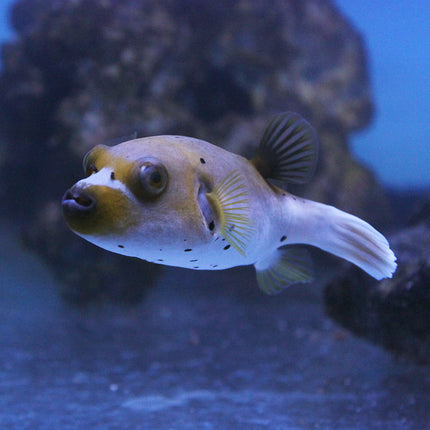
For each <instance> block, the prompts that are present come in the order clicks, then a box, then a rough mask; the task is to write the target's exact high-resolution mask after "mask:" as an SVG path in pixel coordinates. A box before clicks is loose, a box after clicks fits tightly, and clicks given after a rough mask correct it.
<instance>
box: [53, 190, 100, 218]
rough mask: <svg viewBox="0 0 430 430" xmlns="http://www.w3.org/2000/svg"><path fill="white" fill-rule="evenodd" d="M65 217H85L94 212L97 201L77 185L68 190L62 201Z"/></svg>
mask: <svg viewBox="0 0 430 430" xmlns="http://www.w3.org/2000/svg"><path fill="white" fill-rule="evenodd" d="M61 206H62V208H63V212H64V215H65V216H66V218H67V217H83V216H88V215H90V214H91V213H92V212H94V210H95V208H96V200H95V199H94V197H92V196H91V195H89V194H88V193H86V192H84V191H83V190H82V188H80V187H77V186H76V185H75V186H73V187H72V188H70V189H68V190H67V191H66V192H65V193H64V195H63V198H62V200H61Z"/></svg>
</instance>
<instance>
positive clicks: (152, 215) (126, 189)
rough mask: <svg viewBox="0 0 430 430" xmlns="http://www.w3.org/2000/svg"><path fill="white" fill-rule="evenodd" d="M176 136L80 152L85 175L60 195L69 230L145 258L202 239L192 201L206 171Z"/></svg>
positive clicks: (201, 221)
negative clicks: (159, 249) (160, 250)
mask: <svg viewBox="0 0 430 430" xmlns="http://www.w3.org/2000/svg"><path fill="white" fill-rule="evenodd" d="M181 139H185V138H182V137H179V136H156V137H150V138H142V139H134V140H131V141H128V142H124V143H121V144H119V145H116V146H114V147H107V146H104V145H98V146H96V147H95V148H94V149H92V150H91V151H90V152H89V153H88V154H87V155H86V156H85V157H84V171H85V174H86V177H85V178H84V179H82V180H80V181H78V182H77V183H76V184H75V185H74V186H73V187H72V188H70V189H69V190H68V191H66V193H65V194H64V196H63V200H62V207H63V212H64V217H65V219H66V222H67V224H68V225H69V227H70V228H71V230H72V231H74V232H75V233H77V234H78V235H79V236H82V237H83V238H85V239H87V240H88V241H90V242H92V243H94V244H96V245H98V246H101V247H102V248H104V249H108V250H110V251H113V252H117V253H120V254H124V255H130V256H136V257H140V258H145V259H150V258H148V256H147V255H146V254H143V255H142V252H143V253H144V252H145V251H144V250H146V252H148V253H149V254H150V253H151V252H153V251H154V250H155V249H157V250H158V248H162V247H163V246H175V245H178V243H180V242H181V243H182V244H183V243H184V241H188V242H189V243H192V242H196V241H199V240H200V241H201V240H205V239H206V238H207V237H208V235H209V230H208V227H207V221H206V219H205V216H204V214H203V213H202V210H201V208H200V206H199V204H198V196H199V193H201V192H202V190H204V191H206V189H210V188H211V186H212V184H211V180H210V178H209V177H208V176H205V175H204V174H201V173H200V172H199V168H198V162H196V160H195V159H194V158H195V157H193V154H192V151H191V152H190V150H187V149H186V145H181V144H179V142H178V144H175V142H176V141H180V140H181Z"/></svg>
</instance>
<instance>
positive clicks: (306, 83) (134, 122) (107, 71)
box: [0, 0, 388, 295]
mask: <svg viewBox="0 0 430 430" xmlns="http://www.w3.org/2000/svg"><path fill="white" fill-rule="evenodd" d="M12 23H13V26H14V28H15V30H16V33H17V37H16V40H15V41H13V42H11V43H9V44H7V45H4V46H3V48H2V57H3V64H4V69H3V71H2V73H1V76H0V140H1V141H2V142H4V143H3V148H2V151H1V153H2V158H1V162H2V166H1V173H0V176H1V181H0V183H1V185H0V195H1V197H2V200H3V201H4V203H5V208H4V209H5V210H7V212H8V213H9V214H12V215H13V216H16V214H17V213H22V214H25V218H26V220H27V221H28V220H29V219H31V222H32V224H31V225H30V230H31V232H30V234H29V235H27V238H28V240H27V243H28V245H29V246H30V247H33V248H34V249H35V250H37V251H38V252H41V253H42V255H45V256H46V257H47V261H49V262H50V264H53V265H55V266H56V271H57V273H58V274H59V275H60V276H61V277H62V278H63V282H65V283H66V284H68V285H69V286H71V287H72V288H75V286H73V285H74V283H76V282H77V283H80V284H81V285H84V283H85V282H86V278H87V277H88V276H89V273H88V271H86V270H84V271H82V270H81V271H77V272H76V273H74V274H73V276H72V278H73V279H74V281H73V285H71V283H70V281H68V275H67V276H63V275H62V273H63V274H64V273H65V272H66V270H65V268H66V266H67V262H62V259H61V258H55V259H54V260H52V259H51V258H50V257H49V256H48V254H47V253H46V252H45V251H44V248H46V247H47V246H50V245H49V244H50V243H52V242H55V240H58V241H59V242H58V243H60V241H61V240H62V238H63V237H64V234H65V233H64V229H65V227H64V226H62V225H61V223H56V224H55V225H56V226H58V229H57V230H55V231H52V236H51V237H50V238H46V240H45V241H46V243H44V240H43V237H41V236H38V238H37V239H36V240H34V239H33V238H34V232H35V231H36V232H38V231H45V230H46V229H51V230H52V226H51V225H47V224H49V216H50V214H49V213H47V212H45V211H46V208H50V209H49V210H50V211H51V212H52V204H57V202H58V201H59V199H60V197H61V195H62V193H63V192H64V190H65V189H66V188H68V187H69V186H70V185H71V184H72V183H74V182H75V181H76V179H77V178H78V177H79V176H80V175H81V169H80V166H81V159H82V156H83V154H84V153H85V152H86V151H87V150H88V149H89V148H91V147H93V146H94V145H95V144H98V143H109V142H112V141H115V139H117V138H118V136H127V135H130V134H132V133H133V132H135V131H137V132H138V134H139V135H152V134H168V133H174V134H186V135H192V136H195V137H200V138H204V139H207V140H210V141H212V142H214V143H217V144H220V145H222V146H225V147H226V148H229V149H233V150H235V151H238V152H242V153H244V154H251V153H252V151H253V149H254V148H255V147H256V145H257V142H258V139H259V136H260V135H261V133H262V130H263V128H264V125H265V123H266V121H267V119H268V118H269V116H271V115H272V114H273V113H274V112H278V111H282V110H287V109H291V110H295V111H298V112H300V113H301V114H302V115H304V116H305V117H307V118H308V119H309V120H310V122H312V123H313V124H314V126H315V127H316V128H317V130H318V132H319V134H320V138H321V147H322V151H321V157H320V165H319V169H318V172H317V175H316V178H315V180H314V181H313V182H312V184H311V185H310V186H309V187H308V188H307V191H306V192H307V195H308V196H309V197H311V198H315V199H319V200H321V201H325V202H329V203H333V204H335V205H337V206H339V207H341V208H343V209H345V210H348V211H351V212H353V213H355V214H357V215H360V216H364V217H366V218H367V219H368V220H369V221H373V222H376V223H379V224H381V223H382V222H383V220H385V219H386V217H387V210H388V209H387V205H386V200H385V197H384V195H383V193H382V191H381V189H380V188H379V186H378V185H377V184H376V182H375V179H374V178H373V176H372V175H371V174H370V173H369V172H368V171H366V170H365V169H364V168H363V167H362V166H360V165H358V164H357V163H356V162H355V161H354V160H353V159H352V158H351V155H350V153H349V151H348V147H347V135H348V133H349V132H350V131H352V130H355V129H358V128H360V127H363V126H364V125H366V124H367V122H368V120H369V118H370V116H371V112H372V103H371V97H370V92H369V84H368V80H367V69H366V62H365V56H364V52H363V45H362V43H361V40H360V37H359V35H358V34H357V32H356V31H355V30H354V29H353V28H351V26H350V25H349V24H348V22H346V21H345V19H344V18H343V17H342V16H341V15H340V14H339V13H338V12H337V10H336V8H335V7H334V6H333V4H332V3H331V1H329V0H325V1H321V0H318V1H316V0H306V1H303V0H300V1H298V0H282V1H281V0H271V1H267V0H241V1H236V0H234V1H233V0H220V1H217V2H209V1H208V2H201V1H200V0H184V1H180V2H179V1H173V0H163V1H159V0H141V1H137V0H125V1H121V2H119V1H114V0H53V1H50V2H46V1H45V0H19V1H18V2H17V3H16V5H15V6H14V8H13V10H12ZM17 178H18V180H17ZM296 191H299V192H303V190H301V189H299V190H296ZM9 196H13V198H10V197H9ZM6 197H7V198H6ZM369 208H371V210H370V209H369ZM35 213H39V216H37V217H34V216H33V215H34V214H35ZM36 236H37V234H36ZM73 240H77V239H68V240H67V241H66V242H61V245H62V246H63V247H64V248H63V249H64V253H65V254H67V248H68V247H69V246H70V247H72V248H74V247H75V246H81V245H75V244H71V243H69V242H71V241H73ZM55 246H58V244H57V245H55ZM83 249H84V248H83V245H82V247H81V252H83ZM93 258H94V257H93ZM107 258H109V259H110V258H111V257H107ZM112 258H113V257H112ZM109 261H110V260H109ZM122 261H123V260H120V259H113V260H112V261H110V263H109V264H112V265H116V267H117V273H120V272H124V270H123V263H122ZM63 264H64V266H63ZM63 269H64V270H63ZM131 272H133V271H131ZM95 278H97V276H95ZM94 282H97V281H94ZM99 287H100V288H102V286H101V285H100V286H98V287H96V288H95V289H96V290H99V289H100V288H99ZM136 294H137V295H139V294H140V293H136Z"/></svg>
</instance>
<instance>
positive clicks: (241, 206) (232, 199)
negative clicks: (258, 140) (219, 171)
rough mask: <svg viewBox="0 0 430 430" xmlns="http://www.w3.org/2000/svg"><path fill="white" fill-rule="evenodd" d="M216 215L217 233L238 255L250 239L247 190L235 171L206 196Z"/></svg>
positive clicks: (240, 175)
mask: <svg viewBox="0 0 430 430" xmlns="http://www.w3.org/2000/svg"><path fill="white" fill-rule="evenodd" d="M206 196H207V198H208V200H209V201H210V203H211V205H212V207H213V208H214V210H215V212H216V214H217V220H218V224H219V227H218V228H219V232H220V234H221V236H223V237H224V238H225V239H226V240H227V242H228V243H229V244H230V245H231V246H233V247H234V248H235V249H236V250H237V251H238V252H239V253H240V254H242V255H243V256H245V255H246V248H247V247H248V244H249V241H250V239H251V237H252V233H253V227H252V224H251V220H250V217H249V200H248V190H247V187H246V183H245V180H244V178H243V176H242V174H241V173H240V172H239V171H237V170H235V171H233V172H232V173H231V174H230V175H228V176H227V177H226V178H225V179H224V180H223V181H221V182H220V183H219V184H218V185H217V186H216V187H215V188H214V190H213V191H212V192H210V193H207V194H206Z"/></svg>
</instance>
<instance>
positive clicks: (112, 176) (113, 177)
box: [110, 172, 115, 181]
mask: <svg viewBox="0 0 430 430" xmlns="http://www.w3.org/2000/svg"><path fill="white" fill-rule="evenodd" d="M110 178H111V179H112V181H114V180H115V172H112V173H111V174H110Z"/></svg>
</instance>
